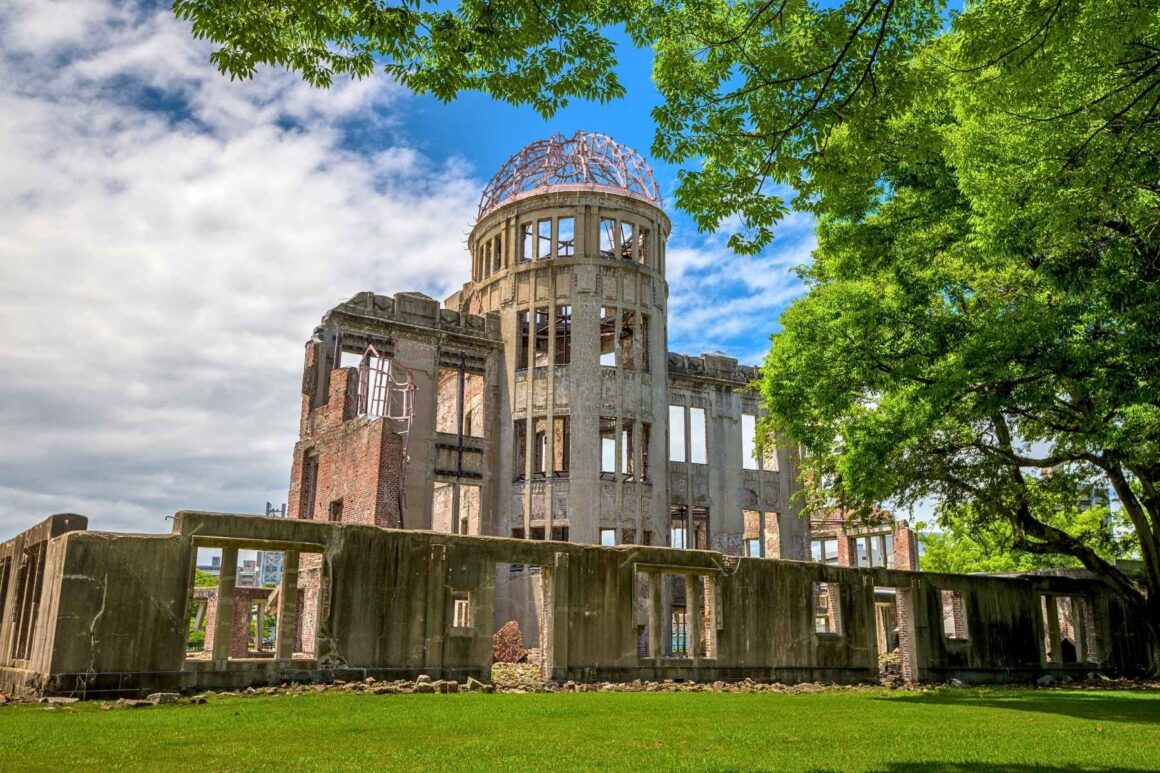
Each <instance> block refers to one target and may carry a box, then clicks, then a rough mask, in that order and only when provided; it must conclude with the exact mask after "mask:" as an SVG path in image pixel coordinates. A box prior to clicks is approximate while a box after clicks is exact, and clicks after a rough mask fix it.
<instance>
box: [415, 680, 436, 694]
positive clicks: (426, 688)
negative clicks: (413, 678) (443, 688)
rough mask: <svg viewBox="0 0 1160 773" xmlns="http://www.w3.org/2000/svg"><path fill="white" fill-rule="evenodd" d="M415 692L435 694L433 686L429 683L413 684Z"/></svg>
mask: <svg viewBox="0 0 1160 773" xmlns="http://www.w3.org/2000/svg"><path fill="white" fill-rule="evenodd" d="M415 692H417V693H434V692H435V685H433V684H431V683H430V682H416V683H415Z"/></svg>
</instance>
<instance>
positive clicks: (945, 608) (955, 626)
mask: <svg viewBox="0 0 1160 773" xmlns="http://www.w3.org/2000/svg"><path fill="white" fill-rule="evenodd" d="M939 602H940V603H941V605H942V620H943V635H944V636H945V637H946V638H948V639H950V640H952V641H966V640H967V615H966V609H965V608H964V606H963V594H962V593H960V592H959V591H955V590H940V591H939Z"/></svg>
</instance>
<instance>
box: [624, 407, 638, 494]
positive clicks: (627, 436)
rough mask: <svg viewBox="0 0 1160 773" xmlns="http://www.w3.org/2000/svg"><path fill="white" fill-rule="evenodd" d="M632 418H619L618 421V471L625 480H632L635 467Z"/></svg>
mask: <svg viewBox="0 0 1160 773" xmlns="http://www.w3.org/2000/svg"><path fill="white" fill-rule="evenodd" d="M632 423H633V422H632V419H621V422H620V473H621V475H623V476H624V479H625V480H632V478H633V475H634V472H635V468H636V464H635V462H636V455H635V454H634V453H633V449H634V445H633V442H632Z"/></svg>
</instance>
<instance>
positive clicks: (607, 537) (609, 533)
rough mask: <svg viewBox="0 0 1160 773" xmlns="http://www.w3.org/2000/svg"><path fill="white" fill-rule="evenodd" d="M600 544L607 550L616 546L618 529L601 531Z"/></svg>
mask: <svg viewBox="0 0 1160 773" xmlns="http://www.w3.org/2000/svg"><path fill="white" fill-rule="evenodd" d="M600 544H601V545H603V546H604V547H606V548H610V547H613V546H615V545H616V529H601V530H600Z"/></svg>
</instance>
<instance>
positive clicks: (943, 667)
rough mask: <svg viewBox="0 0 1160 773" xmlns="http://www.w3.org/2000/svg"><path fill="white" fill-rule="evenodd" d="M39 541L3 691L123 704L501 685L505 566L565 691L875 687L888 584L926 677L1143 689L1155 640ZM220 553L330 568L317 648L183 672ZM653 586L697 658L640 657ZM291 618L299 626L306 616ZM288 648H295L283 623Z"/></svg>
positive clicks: (212, 524)
mask: <svg viewBox="0 0 1160 773" xmlns="http://www.w3.org/2000/svg"><path fill="white" fill-rule="evenodd" d="M42 531H44V530H42ZM44 533H49V532H47V531H45V532H44ZM21 539H22V540H23V543H22V544H23V546H24V548H22V549H26V548H27V547H28V544H29V543H28V539H27V537H22V538H18V540H14V541H10V542H9V543H5V545H4V546H3V550H4V551H7V552H3V553H0V555H8V554H10V553H11V550H12V546H13V545H15V544H16V543H17V542H18V541H19V540H21ZM42 542H43V544H45V545H46V555H48V556H49V560H48V562H47V563H46V567H45V578H44V593H43V599H44V600H43V602H42V604H41V607H40V611H39V613H38V615H37V620H36V626H37V631H39V632H41V633H40V634H39V635H38V638H37V639H36V644H35V647H34V652H33V653H32V654H33V656H32V657H30V658H26V659H22V660H19V661H17V660H14V659H12V658H11V657H8V656H7V654H6V656H5V659H4V660H0V688H2V689H7V690H15V691H18V692H33V693H76V694H84V695H98V694H100V695H114V694H127V693H136V692H146V691H151V690H156V689H203V688H210V687H240V686H245V685H250V684H265V683H271V682H281V681H285V680H291V679H293V680H299V681H308V680H313V679H327V678H334V677H336V676H360V675H365V674H372V675H377V676H380V677H382V676H391V675H395V676H407V677H410V676H414V675H416V674H419V673H428V674H431V675H432V676H442V677H446V678H464V677H466V676H467V675H474V676H476V677H481V678H486V676H487V674H488V670H489V666H490V661H491V635H492V633H493V632H494V627H495V626H494V623H493V613H494V605H495V597H496V564H497V563H498V564H504V563H507V564H513V563H514V564H524V565H536V566H540V567H542V569H541V572H542V577H543V582H544V599H545V601H544V618H545V619H544V620H543V625H544V630H545V632H546V636H545V639H544V641H543V642H542V645H543V647H544V649H545V653H544V656H545V659H546V660H547V662H548V663H549V672H550V674H551V675H552V676H553V677H554V678H555V679H557V680H564V679H578V680H596V679H600V680H603V679H635V678H641V679H650V678H685V679H697V680H716V679H740V678H743V677H751V678H755V679H776V680H781V681H799V680H814V679H820V680H827V681H836V682H855V681H861V680H868V679H873V678H876V676H877V673H878V664H877V655H878V653H877V646H876V640H877V637H876V628H875V615H874V588H875V586H880V587H893V588H897V589H899V593H900V594H901V593H905V594H907V595H908V597H910V598H912V599H913V604H912V606H913V609H914V613H913V620H911V621H909V625H910V628H911V629H912V631H911V634H910V635H911V637H912V638H913V641H914V651H913V654H912V656H913V660H914V663H913V669H914V676H916V677H917V678H919V679H936V680H942V679H948V678H951V677H958V678H963V679H978V680H993V679H1030V678H1034V677H1035V676H1037V675H1039V674H1041V673H1045V672H1058V671H1082V672H1087V671H1092V670H1104V671H1112V672H1129V673H1131V672H1135V671H1137V670H1139V669H1140V668H1141V667H1142V666H1144V665H1145V662H1144V661H1145V659H1146V648H1145V647H1144V642H1143V638H1142V632H1140V631H1138V630H1137V629H1136V628H1135V627H1134V626H1133V625H1132V623H1131V621H1130V620H1129V619H1128V617H1127V616H1126V615H1125V613H1124V610H1123V608H1122V606H1121V605H1120V604H1119V602H1118V601H1117V600H1116V598H1115V597H1113V596H1111V595H1110V594H1109V593H1108V591H1107V590H1106V589H1105V588H1104V586H1103V585H1102V584H1100V583H1099V582H1096V581H1094V580H1081V579H1073V578H1059V577H1051V578H1043V577H1034V578H992V577H973V576H955V575H923V574H921V573H915V572H899V571H890V570H885V569H870V570H858V569H848V568H843V567H834V566H823V565H818V564H812V563H805V562H796V561H783V560H773V559H748V558H736V557H730V556H724V555H722V554H720V553H716V552H710V551H696V550H676V549H669V548H648V547H639V546H622V547H616V548H601V547H596V546H582V545H575V544H567V543H557V542H535V541H530V540H512V539H503V538H494V537H491V538H489V537H466V536H457V535H449V534H437V533H433V532H422V531H410V530H408V531H399V530H385V529H379V528H375V527H369V526H357V525H347V524H334V525H332V524H328V523H320V522H311V521H299V520H289V519H285V520H284V519H268V518H260V517H253V516H232V515H220V514H208V513H196V512H183V513H179V514H178V515H177V517H176V520H175V524H174V530H173V533H171V534H169V535H163V536H152V535H136V534H106V533H91V532H85V531H71V532H65V533H60V534H58V535H57V536H53V537H49V538H47V539H45V540H42ZM207 546H219V547H221V546H226V547H227V549H228V548H230V547H232V548H233V549H249V548H264V549H270V550H284V551H288V552H287V555H288V556H289V555H291V554H293V555H294V556H295V558H296V557H297V556H299V555H301V556H303V558H305V557H308V556H309V555H312V554H313V555H316V556H317V557H318V564H319V566H320V570H319V571H320V573H321V576H322V578H323V580H322V582H321V583H320V584H319V586H318V587H319V588H320V589H321V590H320V591H319V593H318V594H316V596H315V601H314V602H313V603H317V604H318V609H317V613H316V615H315V618H314V619H316V620H317V643H316V646H312V647H290V648H282V649H280V650H279V653H278V656H277V657H274V658H269V657H267V658H264V659H258V658H254V659H248V658H234V657H228V652H227V650H228V647H223V648H222V652H221V653H218V654H215V656H214V657H215V658H216V659H211V660H204V659H202V660H196V659H186V655H185V640H186V631H187V626H188V620H189V614H190V611H191V609H192V604H193V602H192V596H193V589H192V580H193V572H194V562H195V556H196V550H197V548H198V547H207ZM650 572H652V573H664V575H665V576H666V577H668V576H670V575H673V576H676V577H677V578H678V581H679V580H680V578H682V577H685V576H696V577H701V578H706V579H704V580H698V582H702V581H703V582H705V583H707V584H708V586H709V588H710V590H709V591H708V592H706V593H705V594H704V596H703V597H702V598H700V599H698V600H697V601H695V602H692V603H691V604H690V602H689V600H688V599H686V600H685V603H687V604H690V614H691V615H694V614H696V613H695V612H694V609H695V607H696V606H697V605H700V604H704V605H705V607H706V608H709V607H711V608H712V612H711V613H708V614H706V615H705V617H704V618H703V619H705V620H707V621H711V622H709V623H708V624H707V625H706V626H705V627H704V629H703V630H701V631H700V632H699V633H697V634H696V636H697V637H698V641H697V645H696V646H697V648H698V653H697V656H696V657H684V658H674V657H663V656H662V657H641V656H640V655H639V654H638V644H639V638H638V625H639V624H640V619H641V613H640V609H639V605H640V593H639V577H638V573H650ZM288 575H289V576H292V573H288ZM292 581H293V582H295V587H296V588H297V581H296V580H292ZM815 582H827V583H833V584H834V586H835V587H836V589H837V595H838V600H837V605H838V607H839V609H840V619H841V629H840V632H839V633H838V634H818V633H816V632H815V620H814V614H815V609H814V602H813V595H812V586H813V583H815ZM944 589H946V590H956V591H958V592H960V593H962V594H963V598H964V599H965V604H964V615H965V618H966V625H967V628H968V630H969V638H968V639H967V640H966V641H957V642H948V641H947V640H946V636H945V635H944V631H943V630H942V621H941V619H942V605H941V601H940V595H939V591H940V590H944ZM1041 593H1054V594H1066V595H1070V596H1072V597H1075V598H1082V599H1085V600H1086V602H1087V603H1090V604H1091V608H1092V609H1093V615H1092V620H1091V624H1092V625H1093V626H1094V628H1095V631H1094V635H1093V636H1092V637H1091V640H1092V641H1095V642H1097V645H1096V648H1095V651H1094V652H1092V653H1091V662H1085V663H1077V664H1066V665H1064V664H1047V663H1045V662H1044V656H1043V652H1042V645H1041V642H1042V641H1043V639H1044V633H1045V629H1044V624H1043V618H1042V616H1041V615H1040V614H1039V613H1038V610H1039V604H1040V595H1039V594H1041ZM460 594H468V595H466V596H465V595H460ZM9 595H11V593H9ZM293 595H294V597H297V596H298V594H293ZM282 596H283V597H285V596H286V594H285V593H283V594H282ZM307 596H309V594H307ZM659 596H660V594H658V596H657V598H658V603H657V605H656V606H654V607H651V608H650V610H651V611H649V612H648V614H649V615H652V616H653V617H652V620H653V621H654V622H655V621H657V620H661V618H662V617H663V615H664V614H667V608H663V605H662V602H660V601H659ZM457 598H468V599H469V600H470V605H471V610H472V614H471V618H472V625H471V626H470V627H469V628H456V627H455V626H453V617H452V616H453V606H454V602H455V599H457ZM307 603H312V602H309V601H308V602H307ZM287 610H289V611H287ZM280 614H281V615H283V617H285V618H286V619H288V620H290V621H291V623H290V625H291V627H292V629H294V628H296V626H297V619H298V617H297V615H298V613H297V612H295V610H294V609H293V605H291V606H290V607H289V608H286V607H283V609H282V611H281V612H280ZM698 619H701V618H698ZM11 628H12V622H11V616H10V615H8V614H5V615H4V618H3V621H2V622H0V641H5V640H8V639H9V638H10V634H11ZM279 630H280V633H279V636H282V633H281V631H282V625H281V624H280V625H279ZM659 633H660V629H659V628H658V635H659ZM312 634H313V631H311V632H310V635H312ZM293 635H294V634H293V630H292V632H291V636H293ZM690 635H693V634H690ZM295 649H298V650H308V652H303V651H299V652H297V653H293V650H295ZM664 649H665V648H659V649H658V648H654V649H652V652H653V653H655V652H658V651H660V652H663V651H664ZM219 654H220V657H218V655H219Z"/></svg>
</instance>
